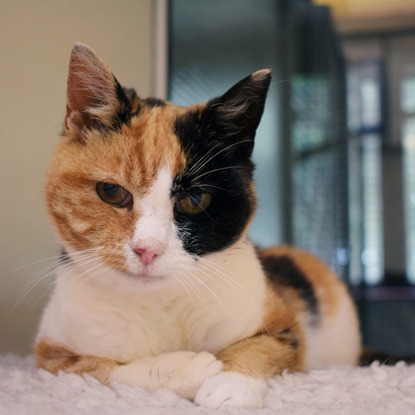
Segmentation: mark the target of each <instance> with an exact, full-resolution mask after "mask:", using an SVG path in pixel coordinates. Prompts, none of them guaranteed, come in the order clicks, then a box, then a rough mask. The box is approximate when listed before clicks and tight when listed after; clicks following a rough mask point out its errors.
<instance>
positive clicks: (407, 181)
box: [402, 117, 415, 284]
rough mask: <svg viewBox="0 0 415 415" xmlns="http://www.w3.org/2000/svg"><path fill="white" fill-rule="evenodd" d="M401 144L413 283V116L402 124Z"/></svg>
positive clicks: (408, 263) (413, 280)
mask: <svg viewBox="0 0 415 415" xmlns="http://www.w3.org/2000/svg"><path fill="white" fill-rule="evenodd" d="M402 145H403V181H404V207H405V231H406V233H405V245H406V266H407V275H408V280H409V282H410V283H411V284H415V117H410V118H408V119H407V120H406V121H405V122H404V124H403V129H402Z"/></svg>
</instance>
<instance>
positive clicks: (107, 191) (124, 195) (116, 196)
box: [95, 182, 133, 208]
mask: <svg viewBox="0 0 415 415" xmlns="http://www.w3.org/2000/svg"><path fill="white" fill-rule="evenodd" d="M95 190H96V192H97V193H98V196H99V197H100V198H101V200H102V201H104V202H105V203H108V204H109V205H112V206H115V207H121V208H123V207H127V206H130V205H131V203H132V201H133V197H132V196H131V193H130V192H129V191H128V190H126V189H124V188H123V187H122V186H120V185H118V184H111V183H106V182H98V183H97V184H96V186H95Z"/></svg>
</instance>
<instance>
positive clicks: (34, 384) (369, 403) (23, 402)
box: [0, 355, 415, 415]
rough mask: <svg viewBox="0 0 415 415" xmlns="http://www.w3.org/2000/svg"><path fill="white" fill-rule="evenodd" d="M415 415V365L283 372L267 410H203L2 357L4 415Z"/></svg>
mask: <svg viewBox="0 0 415 415" xmlns="http://www.w3.org/2000/svg"><path fill="white" fill-rule="evenodd" d="M223 413H229V414H278V415H285V414H287V415H288V414H289V415H297V414H301V415H304V414H324V413H329V414H342V415H345V414H351V415H360V414H376V415H381V414H394V415H395V414H398V415H406V414H408V415H413V414H415V365H412V366H407V365H405V364H404V363H402V362H401V363H398V364H397V365H396V366H393V367H387V366H380V365H379V364H378V363H374V364H372V366H370V367H368V368H350V367H333V368H330V369H327V370H315V371H312V372H310V373H307V374H305V373H296V374H284V375H283V376H275V377H274V378H272V379H270V380H269V388H268V392H267V395H266V397H265V404H264V407H263V408H261V409H257V410H241V409H228V410H226V411H214V410H210V409H206V408H200V407H197V406H195V405H194V404H193V403H191V402H189V401H187V400H185V399H182V398H180V397H178V396H177V395H175V394H174V393H173V392H171V391H168V390H159V391H157V392H155V393H148V392H146V391H144V390H142V389H139V388H132V387H127V386H122V385H114V389H110V388H108V387H106V386H103V385H101V384H100V383H99V382H97V381H96V380H95V379H93V378H92V377H90V376H87V375H86V376H85V377H84V378H83V377H81V376H77V375H71V374H66V373H61V374H60V375H59V376H53V375H51V374H50V373H48V372H46V371H44V370H39V369H36V367H35V365H34V361H33V358H32V357H26V358H21V357H18V356H14V355H7V356H0V415H3V414H4V415H6V414H7V415H20V414H39V415H40V414H41V415H49V414H50V415H56V414H59V415H66V414H68V415H69V414H70V415H74V414H88V415H94V414H97V415H112V414H114V415H120V414H123V415H130V414H131V415H135V414H145V415H153V414H162V415H170V414H179V415H188V414H203V415H204V414H223Z"/></svg>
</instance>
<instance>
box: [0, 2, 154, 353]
mask: <svg viewBox="0 0 415 415" xmlns="http://www.w3.org/2000/svg"><path fill="white" fill-rule="evenodd" d="M152 5H153V2H152V1H151V0H139V1H138V0H123V1H122V2H115V1H112V0H88V1H82V0H70V1H65V0H37V1H36V2H32V1H30V0H16V1H13V0H5V1H2V2H0V144H1V150H0V186H1V187H0V189H1V193H0V195H1V196H0V213H1V214H0V353H5V352H13V353H19V354H27V353H29V352H30V349H31V344H32V341H33V335H34V330H35V328H36V325H37V323H38V321H39V315H40V311H41V309H42V308H43V306H44V303H45V301H46V300H47V297H48V294H49V292H50V288H51V285H52V279H53V263H54V261H55V260H56V255H58V254H59V250H60V249H59V245H58V244H57V243H56V239H55V237H54V234H53V230H52V227H51V225H50V223H49V220H48V218H47V215H46V212H45V207H44V201H43V187H44V184H45V171H46V169H47V164H48V160H49V157H50V154H51V152H52V150H53V148H54V147H55V145H56V143H57V142H58V140H59V134H60V132H61V130H62V126H63V124H62V123H63V117H64V113H65V93H66V71H67V62H68V57H69V52H70V50H71V47H72V45H73V44H74V43H75V42H78V41H81V42H84V43H87V44H89V45H90V46H92V47H93V48H94V49H95V50H96V51H97V52H98V53H99V54H100V55H101V56H102V57H103V59H104V60H105V61H106V62H107V64H108V65H109V66H110V68H111V69H112V71H113V72H114V73H115V74H116V76H117V78H118V79H119V80H120V82H121V83H123V84H124V85H126V86H132V87H134V88H135V89H136V90H137V92H138V93H139V94H140V95H142V96H148V95H151V93H152V88H151V84H152V79H151V74H152V28H153V24H152V21H153V19H152Z"/></svg>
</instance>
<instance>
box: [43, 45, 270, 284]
mask: <svg viewBox="0 0 415 415" xmlns="http://www.w3.org/2000/svg"><path fill="white" fill-rule="evenodd" d="M269 83H270V71H269V70H261V71H258V72H255V73H254V74H252V75H250V76H248V77H247V78H245V79H243V80H242V81H240V82H238V83H237V84H236V85H235V86H233V87H232V88H231V89H229V90H228V91H227V92H226V93H225V94H224V95H222V96H221V97H218V98H215V99H212V100H210V101H208V102H207V103H204V104H200V105H194V106H191V107H187V108H185V107H178V106H175V105H173V104H171V103H168V102H164V101H162V100H158V99H152V98H150V99H141V98H139V97H138V96H137V95H136V93H135V91H134V90H132V89H127V88H123V87H122V86H121V85H120V84H119V83H118V81H117V80H116V78H115V77H114V76H113V74H112V73H111V72H110V70H109V69H108V67H107V66H106V65H105V63H104V62H103V61H102V60H101V59H100V58H99V57H98V56H97V55H96V54H95V52H94V51H92V50H91V49H90V48H89V47H87V46H85V45H82V44H77V45H76V46H75V47H74V48H73V50H72V54H71V58H70V63H69V76H68V89H67V111H66V117H65V130H64V134H63V137H62V141H61V143H60V145H59V146H58V148H57V151H56V152H55V154H54V157H53V160H52V163H51V167H50V170H49V179H48V183H47V188H46V194H47V205H48V209H49V213H50V215H51V217H52V219H53V222H54V224H55V226H56V228H57V230H58V233H59V235H60V237H61V239H62V242H63V244H64V246H65V249H66V251H67V252H68V254H69V258H70V261H72V262H75V263H77V262H79V267H80V268H82V265H85V266H87V265H88V264H92V265H93V266H96V267H97V271H96V275H97V278H98V277H99V274H100V269H102V273H104V268H105V269H106V270H108V269H109V268H110V269H115V270H117V271H120V272H119V274H120V275H119V278H124V276H125V277H126V278H129V279H130V280H131V281H136V282H138V283H143V284H147V285H151V283H152V282H154V281H156V280H163V279H168V278H175V275H179V274H180V273H183V272H185V269H188V267H191V266H194V264H196V263H197V261H198V258H199V257H203V256H206V255H208V254H212V253H217V252H219V251H224V250H226V249H228V248H230V247H232V246H234V245H235V244H236V243H237V242H238V241H239V240H240V239H241V238H242V236H243V235H245V234H246V231H247V228H248V225H249V222H250V219H251V218H252V215H253V213H254V210H255V204H256V201H255V190H254V186H253V181H252V174H253V164H252V162H251V154H252V150H253V145H254V136H255V131H256V128H257V126H258V124H259V121H260V118H261V115H262V112H263V109H264V103H265V98H266V94H267V90H268V86H269ZM97 264H100V266H101V268H100V267H99V266H98V265H97ZM88 266H90V265H88ZM186 267H187V268H186ZM91 269H92V266H91ZM91 272H93V271H91ZM112 274H114V273H112ZM115 274H117V273H115ZM121 274H124V276H122V275H121ZM117 275H118V274H117Z"/></svg>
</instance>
